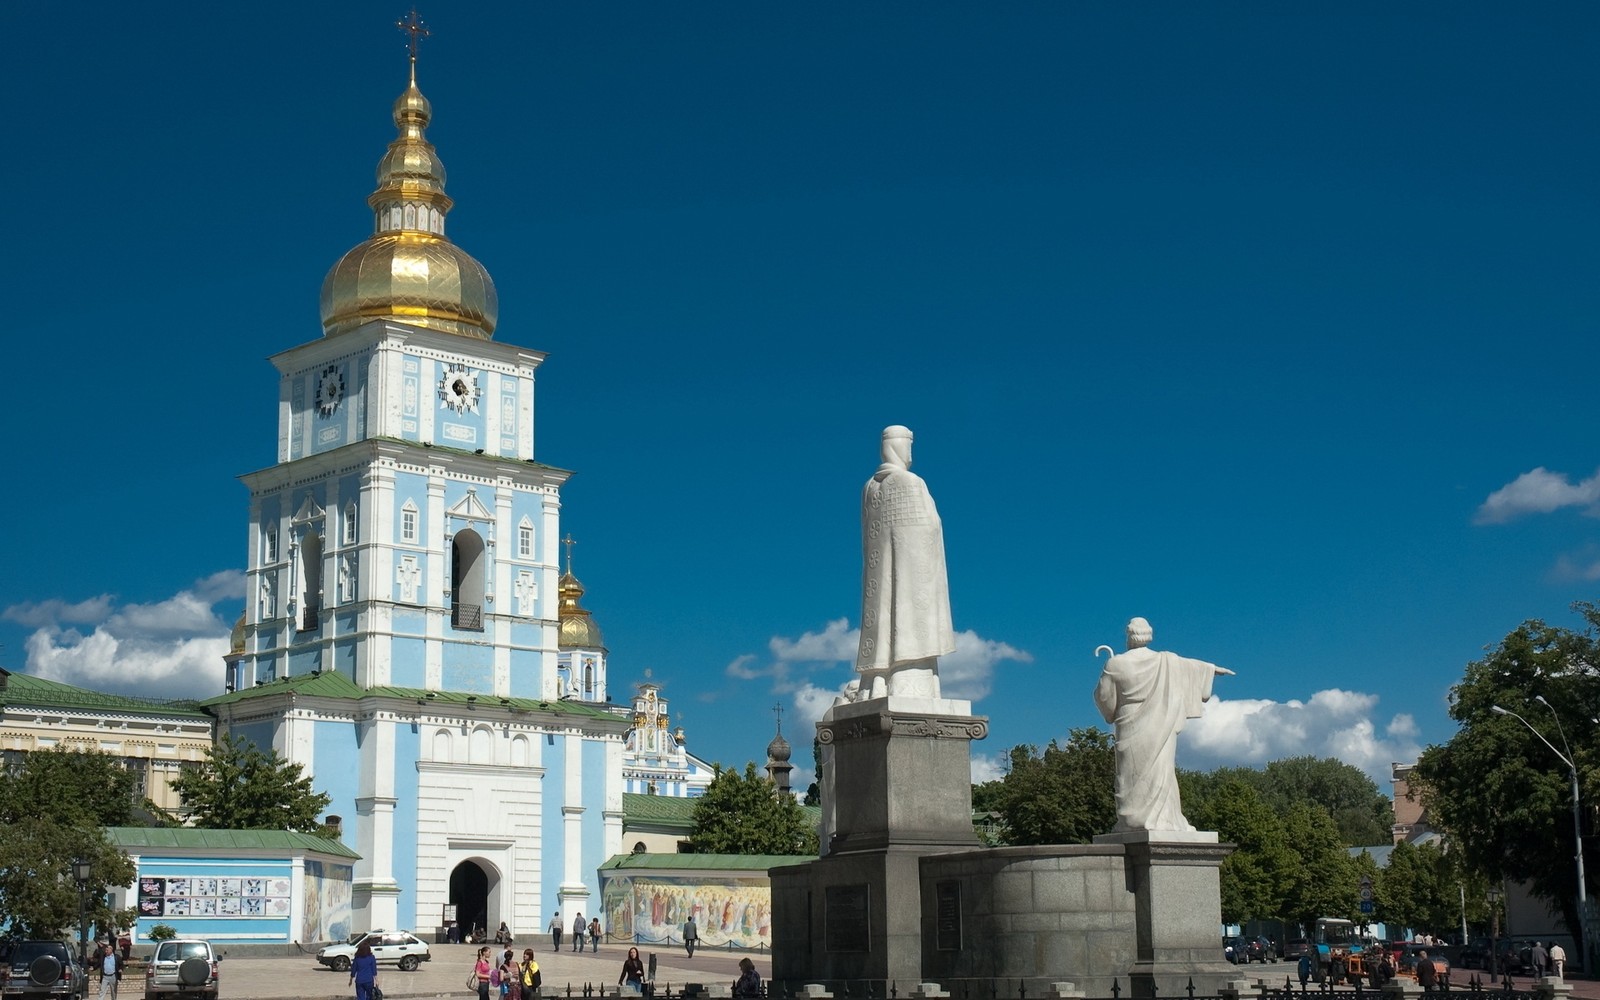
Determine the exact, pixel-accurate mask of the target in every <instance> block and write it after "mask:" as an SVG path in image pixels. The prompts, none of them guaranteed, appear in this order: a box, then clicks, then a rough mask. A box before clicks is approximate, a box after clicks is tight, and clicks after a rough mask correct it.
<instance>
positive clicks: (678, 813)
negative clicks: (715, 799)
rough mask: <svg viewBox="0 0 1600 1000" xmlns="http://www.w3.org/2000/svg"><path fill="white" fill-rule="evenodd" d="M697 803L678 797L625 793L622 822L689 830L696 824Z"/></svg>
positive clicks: (623, 794) (623, 795)
mask: <svg viewBox="0 0 1600 1000" xmlns="http://www.w3.org/2000/svg"><path fill="white" fill-rule="evenodd" d="M695 802H696V800H695V799H690V798H683V797H681V796H676V795H645V794H643V793H641V792H623V793H622V822H623V823H624V824H627V823H651V824H655V825H658V826H661V825H666V826H682V827H683V828H684V829H685V830H687V829H689V827H690V826H691V825H693V822H694V804H695Z"/></svg>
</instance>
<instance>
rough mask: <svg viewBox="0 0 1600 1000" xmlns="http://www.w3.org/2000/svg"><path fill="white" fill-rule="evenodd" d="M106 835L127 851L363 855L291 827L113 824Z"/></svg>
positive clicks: (343, 856)
mask: <svg viewBox="0 0 1600 1000" xmlns="http://www.w3.org/2000/svg"><path fill="white" fill-rule="evenodd" d="M106 836H108V837H110V838H111V842H112V843H113V844H115V845H116V846H117V847H119V848H121V849H122V850H124V851H131V850H144V851H150V850H161V849H164V848H165V849H169V850H171V849H177V850H190V851H217V852H233V853H242V852H245V851H282V852H285V853H292V852H295V851H314V852H316V853H319V854H332V855H335V856H337V857H341V858H355V859H359V858H360V857H361V855H359V854H357V853H356V852H355V851H352V850H351V849H350V848H348V847H346V846H344V845H343V844H341V843H340V842H339V841H337V840H330V839H329V838H327V837H319V836H317V835H316V834H314V833H296V832H294V831H292V830H197V829H195V828H194V827H189V826H168V827H148V826H112V827H107V828H106Z"/></svg>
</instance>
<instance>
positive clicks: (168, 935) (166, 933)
mask: <svg viewBox="0 0 1600 1000" xmlns="http://www.w3.org/2000/svg"><path fill="white" fill-rule="evenodd" d="M177 936H178V929H177V928H176V927H173V926H172V925H171V924H156V925H155V926H154V927H152V928H150V940H152V941H171V940H172V939H173V938H175V937H177Z"/></svg>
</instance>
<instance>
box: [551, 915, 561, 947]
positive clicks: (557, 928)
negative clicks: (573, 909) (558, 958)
mask: <svg viewBox="0 0 1600 1000" xmlns="http://www.w3.org/2000/svg"><path fill="white" fill-rule="evenodd" d="M550 943H551V944H552V945H553V946H554V947H555V950H556V951H560V950H561V911H560V910H557V911H556V913H555V916H553V917H551V918H550Z"/></svg>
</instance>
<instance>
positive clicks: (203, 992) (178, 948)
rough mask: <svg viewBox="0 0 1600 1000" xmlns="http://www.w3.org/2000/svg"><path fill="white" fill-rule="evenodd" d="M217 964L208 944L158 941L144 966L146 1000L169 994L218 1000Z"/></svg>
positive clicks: (193, 940)
mask: <svg viewBox="0 0 1600 1000" xmlns="http://www.w3.org/2000/svg"><path fill="white" fill-rule="evenodd" d="M217 961H218V960H217V954H216V952H214V951H212V949H211V942H210V941H203V940H201V939H199V938H173V939H172V940H170V941H157V942H156V950H155V951H154V952H153V953H152V954H151V955H150V960H149V961H148V962H146V963H145V967H144V996H145V1000H154V998H156V997H163V996H172V995H179V996H185V997H191V996H192V997H199V998H201V1000H217V989H218V984H219V982H220V980H221V977H220V976H219V975H218V969H217Z"/></svg>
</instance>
